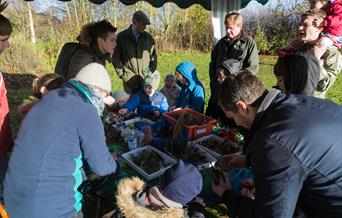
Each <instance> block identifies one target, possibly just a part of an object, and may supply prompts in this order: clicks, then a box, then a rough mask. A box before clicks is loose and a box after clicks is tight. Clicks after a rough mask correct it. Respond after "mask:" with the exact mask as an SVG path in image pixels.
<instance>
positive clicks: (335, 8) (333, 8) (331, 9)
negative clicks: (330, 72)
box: [309, 0, 342, 59]
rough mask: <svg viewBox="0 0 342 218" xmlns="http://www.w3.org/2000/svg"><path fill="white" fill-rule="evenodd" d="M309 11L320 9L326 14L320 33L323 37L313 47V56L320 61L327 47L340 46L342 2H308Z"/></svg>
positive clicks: (341, 38) (341, 41)
mask: <svg viewBox="0 0 342 218" xmlns="http://www.w3.org/2000/svg"><path fill="white" fill-rule="evenodd" d="M309 3H310V8H311V9H322V10H323V11H324V12H325V13H326V17H325V19H324V22H323V25H324V29H323V31H322V33H323V36H322V37H321V38H320V39H319V40H318V42H317V44H316V46H315V47H314V53H315V56H316V57H317V58H318V59H320V57H321V56H322V55H323V53H324V52H325V51H326V49H327V47H329V46H332V45H334V46H336V47H337V48H341V45H342V1H341V0H331V1H326V0H309Z"/></svg>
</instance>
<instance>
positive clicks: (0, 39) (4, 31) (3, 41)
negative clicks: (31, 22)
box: [0, 0, 12, 54]
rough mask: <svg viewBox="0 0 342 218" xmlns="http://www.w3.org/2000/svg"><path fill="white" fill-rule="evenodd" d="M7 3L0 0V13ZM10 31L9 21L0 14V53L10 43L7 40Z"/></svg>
mask: <svg viewBox="0 0 342 218" xmlns="http://www.w3.org/2000/svg"><path fill="white" fill-rule="evenodd" d="M7 5H8V3H7V2H4V3H1V0H0V13H1V12H2V11H3V10H5V8H6V7H7ZM11 33H12V25H11V23H10V21H9V20H8V19H7V18H6V17H5V16H3V15H2V14H0V54H1V53H2V52H3V51H4V50H5V49H6V48H8V47H9V46H10V43H9V41H8V39H9V37H10V35H11Z"/></svg>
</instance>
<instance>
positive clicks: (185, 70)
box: [172, 61, 205, 113]
mask: <svg viewBox="0 0 342 218" xmlns="http://www.w3.org/2000/svg"><path fill="white" fill-rule="evenodd" d="M176 78H177V82H178V83H179V85H180V86H181V93H180V95H179V96H178V98H177V99H176V103H175V105H174V106H173V108H172V109H175V108H176V107H181V108H185V107H189V108H191V109H193V110H195V111H197V112H200V113H203V112H204V98H205V96H204V95H205V93H204V88H203V85H202V83H201V82H200V81H199V80H198V78H197V74H196V68H195V66H194V65H193V64H192V63H191V62H190V61H185V62H182V63H180V64H179V65H178V66H177V67H176Z"/></svg>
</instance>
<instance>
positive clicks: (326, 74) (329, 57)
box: [278, 9, 342, 98]
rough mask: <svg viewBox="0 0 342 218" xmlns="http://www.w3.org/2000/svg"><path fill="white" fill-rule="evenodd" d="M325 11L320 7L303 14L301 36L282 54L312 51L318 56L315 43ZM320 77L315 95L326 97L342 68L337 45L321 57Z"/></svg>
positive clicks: (321, 28) (328, 49) (321, 29)
mask: <svg viewBox="0 0 342 218" xmlns="http://www.w3.org/2000/svg"><path fill="white" fill-rule="evenodd" d="M324 17H325V12H324V11H322V10H320V9H312V10H309V11H307V12H305V13H304V14H302V16H301V20H300V23H299V28H298V32H299V38H298V39H297V40H295V41H293V42H291V43H290V44H289V45H288V46H287V47H286V48H284V49H281V50H280V55H283V53H282V52H284V54H286V53H293V52H306V51H311V52H312V53H313V54H314V55H315V56H316V57H318V56H321V55H320V54H319V55H318V54H315V52H314V51H315V50H314V45H315V44H316V42H317V41H318V40H319V39H320V37H321V32H322V31H323V28H324V26H323V20H324ZM278 53H279V52H278ZM319 61H320V78H319V81H318V85H317V88H316V91H315V93H314V96H316V97H319V98H325V95H326V92H327V91H328V90H329V88H330V87H331V86H332V85H333V84H334V82H335V80H336V78H337V76H338V74H339V73H340V71H341V69H342V55H341V52H339V50H338V49H337V48H336V47H335V46H330V47H328V48H327V50H326V51H325V53H324V54H323V55H322V56H321V57H320V59H319Z"/></svg>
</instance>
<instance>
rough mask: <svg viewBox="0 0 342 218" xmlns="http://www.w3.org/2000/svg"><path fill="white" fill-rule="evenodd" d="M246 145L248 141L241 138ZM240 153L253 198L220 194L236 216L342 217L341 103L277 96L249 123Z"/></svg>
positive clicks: (284, 95) (277, 217)
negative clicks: (297, 214) (246, 159)
mask: <svg viewBox="0 0 342 218" xmlns="http://www.w3.org/2000/svg"><path fill="white" fill-rule="evenodd" d="M247 143H248V142H247ZM246 153H247V155H249V157H250V163H251V167H252V169H253V172H254V174H255V183H256V198H255V200H254V201H253V200H250V199H248V198H245V197H241V196H239V195H237V194H235V193H233V192H232V191H230V190H229V191H226V192H225V193H224V195H223V200H224V201H225V203H227V204H228V205H230V206H231V207H232V208H233V210H234V211H235V212H236V214H237V215H238V216H239V217H240V218H244V217H248V218H251V217H274V218H290V217H293V214H294V210H295V207H296V205H297V203H298V205H299V208H300V209H301V211H302V212H304V213H305V214H306V216H307V217H310V218H312V217H313V218H315V217H317V218H322V217H329V218H338V217H342V158H341V157H342V107H341V106H338V105H336V104H334V103H332V102H330V101H326V100H321V99H317V98H314V97H304V96H299V95H298V96H297V95H286V94H278V95H277V96H276V97H275V98H274V99H273V101H272V103H271V105H270V106H269V107H268V108H267V109H266V110H265V111H263V112H259V113H258V114H257V116H256V118H255V120H254V122H253V125H252V129H251V135H250V143H248V144H247V147H246Z"/></svg>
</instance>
